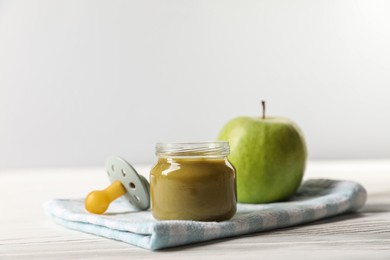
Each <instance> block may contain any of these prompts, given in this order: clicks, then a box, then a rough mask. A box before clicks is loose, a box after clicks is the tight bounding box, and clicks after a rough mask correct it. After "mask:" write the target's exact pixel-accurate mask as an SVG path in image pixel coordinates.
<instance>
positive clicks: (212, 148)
mask: <svg viewBox="0 0 390 260" xmlns="http://www.w3.org/2000/svg"><path fill="white" fill-rule="evenodd" d="M229 153H230V147H229V142H227V141H208V142H182V143H157V144H156V155H157V156H159V157H223V156H227V155H229Z"/></svg>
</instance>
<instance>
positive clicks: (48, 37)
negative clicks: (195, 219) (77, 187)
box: [0, 0, 390, 168]
mask: <svg viewBox="0 0 390 260" xmlns="http://www.w3.org/2000/svg"><path fill="white" fill-rule="evenodd" d="M389 94H390V1H368V0H367V1H291V0H286V1H280V0H266V1H261V0H253V1H247V0H235V1H230V0H221V1H194V0H193V1H187V0H171V1H164V0H153V1H133V0H124V1H115V0H114V1H108V0H107V1H96V0H93V1H92V0H91V1H79V0H77V1H76V0H74V1H58V0H55V1H49V0H48V1H43V0H37V1H1V0H0V168H25V167H56V166H58V167H59V166H94V165H99V166H100V165H103V162H104V159H105V158H106V156H108V155H110V154H117V155H121V156H123V157H125V158H126V159H127V160H128V161H130V162H132V163H151V162H153V161H154V160H155V157H154V144H155V143H156V142H158V141H203V140H212V139H214V138H215V137H216V136H217V134H218V132H219V130H220V129H221V127H222V126H223V125H224V124H225V123H226V122H227V121H228V120H229V119H231V118H233V117H235V116H238V115H251V116H259V115H260V107H259V103H260V99H266V100H267V102H268V107H267V111H268V114H269V115H274V116H279V115H280V116H286V117H290V118H291V119H293V120H294V121H296V122H297V123H298V124H299V125H300V127H301V128H302V130H303V132H304V133H305V136H306V141H307V145H308V150H309V155H310V157H309V158H310V159H353V158H354V159H355V158H358V159H360V158H365V159H367V158H368V159H370V158H389V155H390V138H389V135H390V134H389V133H390V95H389Z"/></svg>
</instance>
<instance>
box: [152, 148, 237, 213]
mask: <svg viewBox="0 0 390 260" xmlns="http://www.w3.org/2000/svg"><path fill="white" fill-rule="evenodd" d="M229 152H230V150H229V143H228V142H203V143H158V144H157V145H156V155H157V156H158V161H157V164H156V165H155V166H154V167H153V169H152V170H151V173H150V195H151V207H152V214H153V217H154V218H156V219H159V220H196V221H223V220H227V219H230V218H231V217H232V216H233V215H234V214H235V212H236V204H237V196H236V174H235V169H234V167H233V166H232V165H231V164H230V163H229V161H228V160H227V155H228V154H229Z"/></svg>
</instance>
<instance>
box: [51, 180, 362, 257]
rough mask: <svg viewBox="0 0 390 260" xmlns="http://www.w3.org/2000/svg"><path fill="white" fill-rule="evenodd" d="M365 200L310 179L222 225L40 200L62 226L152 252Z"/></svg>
mask: <svg viewBox="0 0 390 260" xmlns="http://www.w3.org/2000/svg"><path fill="white" fill-rule="evenodd" d="M366 197H367V193H366V190H365V189H364V188H363V187H362V186H361V185H360V184H358V183H356V182H352V181H336V180H327V179H311V180H307V181H305V182H304V183H303V184H302V185H301V187H300V188H299V189H298V191H297V193H296V195H295V196H294V197H292V198H291V199H290V200H289V201H286V202H279V203H269V204H256V205H255V204H238V207H237V213H236V215H235V216H234V217H233V218H232V219H230V220H228V221H223V222H198V221H176V220H175V221H173V220H172V221H157V220H155V219H154V218H153V217H152V215H151V212H150V211H136V210H135V209H132V208H130V207H129V206H125V205H126V204H125V203H121V202H120V200H118V201H115V202H113V203H112V204H111V205H110V207H109V210H108V212H107V213H105V214H103V215H95V214H90V213H88V212H87V211H86V210H85V209H84V200H83V199H78V200H69V199H54V200H50V201H48V202H46V203H45V205H44V208H45V211H46V212H47V213H48V215H49V216H51V217H52V218H53V219H54V221H56V222H57V223H59V224H61V225H63V226H65V227H68V228H71V229H75V230H80V231H83V232H87V233H91V234H95V235H98V236H102V237H107V238H111V239H115V240H119V241H123V242H126V243H129V244H132V245H135V246H139V247H142V248H146V249H151V250H157V249H161V248H167V247H174V246H180V245H185V244H192V243H197V242H202V241H208V240H212V239H218V238H223V237H233V236H239V235H242V234H249V233H254V232H259V231H265V230H272V229H276V228H282V227H288V226H293V225H298V224H302V223H308V222H312V221H315V220H319V219H323V218H327V217H331V216H335V215H339V214H342V213H345V212H352V211H356V210H357V209H359V208H360V207H362V206H363V205H364V203H365V201H366Z"/></svg>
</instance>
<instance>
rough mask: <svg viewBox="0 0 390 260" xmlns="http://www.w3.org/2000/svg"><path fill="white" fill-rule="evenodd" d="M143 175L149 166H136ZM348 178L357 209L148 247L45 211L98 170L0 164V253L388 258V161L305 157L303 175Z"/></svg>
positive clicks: (85, 186) (101, 182) (99, 182)
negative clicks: (363, 191)
mask: <svg viewBox="0 0 390 260" xmlns="http://www.w3.org/2000/svg"><path fill="white" fill-rule="evenodd" d="M137 168H138V169H140V172H142V173H143V174H144V175H147V174H148V169H149V167H143V166H139V167H137ZM313 177H327V178H337V179H354V180H357V181H359V182H361V183H363V184H364V185H365V186H366V187H367V190H368V192H369V199H368V202H367V204H366V206H365V207H364V208H363V209H362V210H361V211H360V212H359V213H358V214H347V215H342V216H339V217H336V218H331V219H326V220H323V221H319V222H316V223H313V224H309V225H302V226H298V227H292V228H286V229H280V230H275V231H272V232H264V233H257V234H252V235H246V236H242V237H238V238H231V239H222V240H216V241H211V242H206V243H202V244H201V245H190V246H184V247H179V248H173V249H167V250H162V251H159V252H150V251H147V250H144V249H140V248H137V247H134V246H131V245H128V244H125V243H122V242H117V241H112V240H108V239H105V238H100V237H96V236H93V235H88V234H84V233H81V232H77V231H72V230H68V229H65V228H63V227H61V226H58V225H56V224H55V223H53V222H52V221H51V220H50V219H49V218H48V217H46V216H45V214H44V212H43V210H42V203H43V202H44V201H45V200H47V199H50V198H59V197H63V198H69V197H84V196H85V195H86V194H87V193H88V192H89V191H91V190H93V189H101V188H103V187H104V186H105V185H106V184H107V183H108V181H107V179H106V176H105V173H104V169H102V168H92V169H43V170H39V169H36V170H1V171H0V183H1V186H2V189H0V198H1V202H2V213H1V214H0V259H42V258H44V259H75V258H83V259H105V258H114V259H115V258H129V257H132V258H135V259H150V258H152V259H154V258H155V259H168V258H169V259H172V258H175V259H199V258H200V257H202V259H222V258H223V259H237V258H242V257H243V256H245V258H249V259H250V258H253V259H254V258H256V259H258V258H260V257H261V258H267V259H283V260H285V259H286V258H288V259H295V258H304V259H306V258H315V259H329V258H336V259H368V258H369V259H390V161H364V162H353V161H351V162H311V163H310V164H309V166H308V170H307V174H306V178H313Z"/></svg>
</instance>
